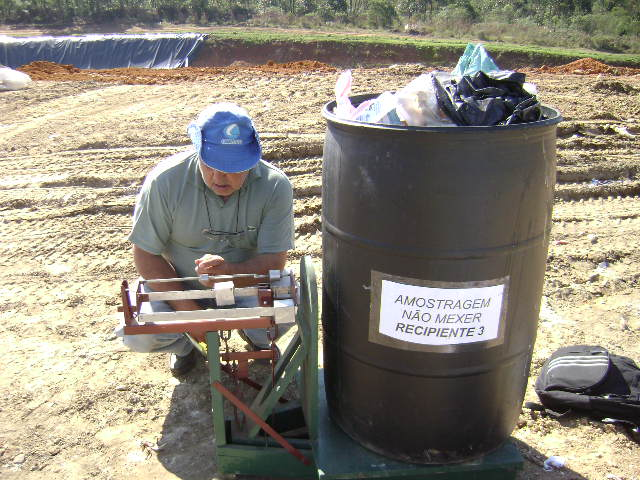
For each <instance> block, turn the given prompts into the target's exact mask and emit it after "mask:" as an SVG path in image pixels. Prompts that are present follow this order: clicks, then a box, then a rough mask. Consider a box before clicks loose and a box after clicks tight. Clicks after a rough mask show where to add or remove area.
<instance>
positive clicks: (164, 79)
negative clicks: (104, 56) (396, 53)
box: [18, 60, 336, 85]
mask: <svg viewBox="0 0 640 480" xmlns="http://www.w3.org/2000/svg"><path fill="white" fill-rule="evenodd" d="M18 70H19V71H21V72H24V73H26V74H28V75H29V76H30V77H31V79H32V80H57V81H87V80H90V81H95V82H111V83H123V84H127V85H161V84H168V83H175V82H185V81H186V82H193V81H196V80H207V79H210V78H212V77H216V76H220V75H225V74H227V73H229V72H233V71H237V70H245V71H250V72H251V71H255V72H261V73H274V74H284V75H289V74H298V73H301V72H323V73H329V72H335V71H336V68H335V67H332V66H330V65H327V64H325V63H322V62H317V61H312V60H304V61H299V62H287V63H276V62H273V61H269V62H267V63H265V64H264V65H245V64H240V65H231V66H228V67H184V68H175V69H160V68H156V69H149V68H135V67H131V68H110V69H79V68H76V67H74V66H73V65H63V64H58V63H53V62H47V61H35V62H31V63H29V64H27V65H24V66H22V67H20V68H18Z"/></svg>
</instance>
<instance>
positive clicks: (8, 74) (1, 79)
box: [0, 67, 31, 90]
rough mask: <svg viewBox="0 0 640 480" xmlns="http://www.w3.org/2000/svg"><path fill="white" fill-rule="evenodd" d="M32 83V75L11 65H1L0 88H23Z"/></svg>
mask: <svg viewBox="0 0 640 480" xmlns="http://www.w3.org/2000/svg"><path fill="white" fill-rule="evenodd" d="M30 83H31V77H30V76H29V75H27V74H26V73H22V72H19V71H17V70H14V69H13V68H9V67H0V90H21V89H23V88H27V87H28V86H29V84H30Z"/></svg>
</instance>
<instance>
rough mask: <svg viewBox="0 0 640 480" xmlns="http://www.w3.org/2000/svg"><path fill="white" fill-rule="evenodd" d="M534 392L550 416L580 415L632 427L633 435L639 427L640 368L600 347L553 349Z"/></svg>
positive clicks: (631, 361) (580, 346)
mask: <svg viewBox="0 0 640 480" xmlns="http://www.w3.org/2000/svg"><path fill="white" fill-rule="evenodd" d="M535 390H536V393H537V394H538V397H539V398H540V402H541V403H542V405H543V406H544V407H545V409H546V410H547V411H550V412H551V413H553V412H555V413H556V414H558V415H563V414H565V413H568V412H574V413H582V414H587V415H589V416H592V417H594V418H596V419H598V420H606V421H612V422H614V421H615V422H621V423H626V424H627V425H630V424H632V425H633V426H634V427H635V429H634V430H635V431H636V432H637V431H638V427H639V426H640V368H638V366H637V365H636V364H635V362H634V361H633V360H631V359H630V358H627V357H622V356H620V355H614V354H612V353H609V352H608V351H607V350H606V349H605V348H603V347H597V346H588V345H575V346H571V347H563V348H560V349H558V350H556V351H555V352H554V353H553V354H552V355H551V357H549V359H548V360H547V361H546V362H545V364H544V365H543V366H542V371H541V372H540V375H539V376H538V380H537V381H536V385H535ZM607 419H609V420H607Z"/></svg>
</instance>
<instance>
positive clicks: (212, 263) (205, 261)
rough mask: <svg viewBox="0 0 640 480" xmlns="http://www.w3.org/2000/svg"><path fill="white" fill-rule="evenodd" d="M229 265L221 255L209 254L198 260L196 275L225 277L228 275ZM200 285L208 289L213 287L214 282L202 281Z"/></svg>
mask: <svg viewBox="0 0 640 480" xmlns="http://www.w3.org/2000/svg"><path fill="white" fill-rule="evenodd" d="M226 267H227V265H225V262H224V258H222V257H221V256H220V255H211V254H209V253H207V254H206V255H205V256H203V257H201V258H197V259H196V268H195V270H196V273H197V274H198V275H204V274H207V275H225V274H227V273H228V272H227V268H226ZM200 283H201V284H202V285H204V286H205V287H207V288H211V287H213V283H214V282H213V280H205V281H202V280H200Z"/></svg>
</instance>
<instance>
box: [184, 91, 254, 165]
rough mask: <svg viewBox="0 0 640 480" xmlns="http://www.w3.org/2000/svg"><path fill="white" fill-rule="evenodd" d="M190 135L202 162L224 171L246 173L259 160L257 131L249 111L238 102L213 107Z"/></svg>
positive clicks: (217, 104) (192, 126)
mask: <svg viewBox="0 0 640 480" xmlns="http://www.w3.org/2000/svg"><path fill="white" fill-rule="evenodd" d="M187 133H188V134H189V137H191V141H192V142H193V146H194V147H195V149H196V152H198V155H199V156H200V158H201V159H202V161H203V162H204V163H205V164H206V165H207V166H209V167H211V168H215V169H216V170H220V171H221V172H227V173H238V172H244V171H246V170H249V169H251V168H253V167H254V166H255V165H256V164H257V163H258V162H259V161H260V157H261V155H262V149H261V147H260V138H259V137H258V132H256V129H255V127H254V126H253V122H252V121H251V118H250V117H249V114H248V113H247V111H246V110H245V109H244V108H242V107H240V106H238V105H236V104H235V103H226V102H225V103H215V104H213V105H210V106H209V107H207V108H206V109H204V110H203V111H202V112H201V113H200V115H198V118H197V119H196V120H195V121H194V122H192V123H191V124H190V125H189V126H188V127H187Z"/></svg>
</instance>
